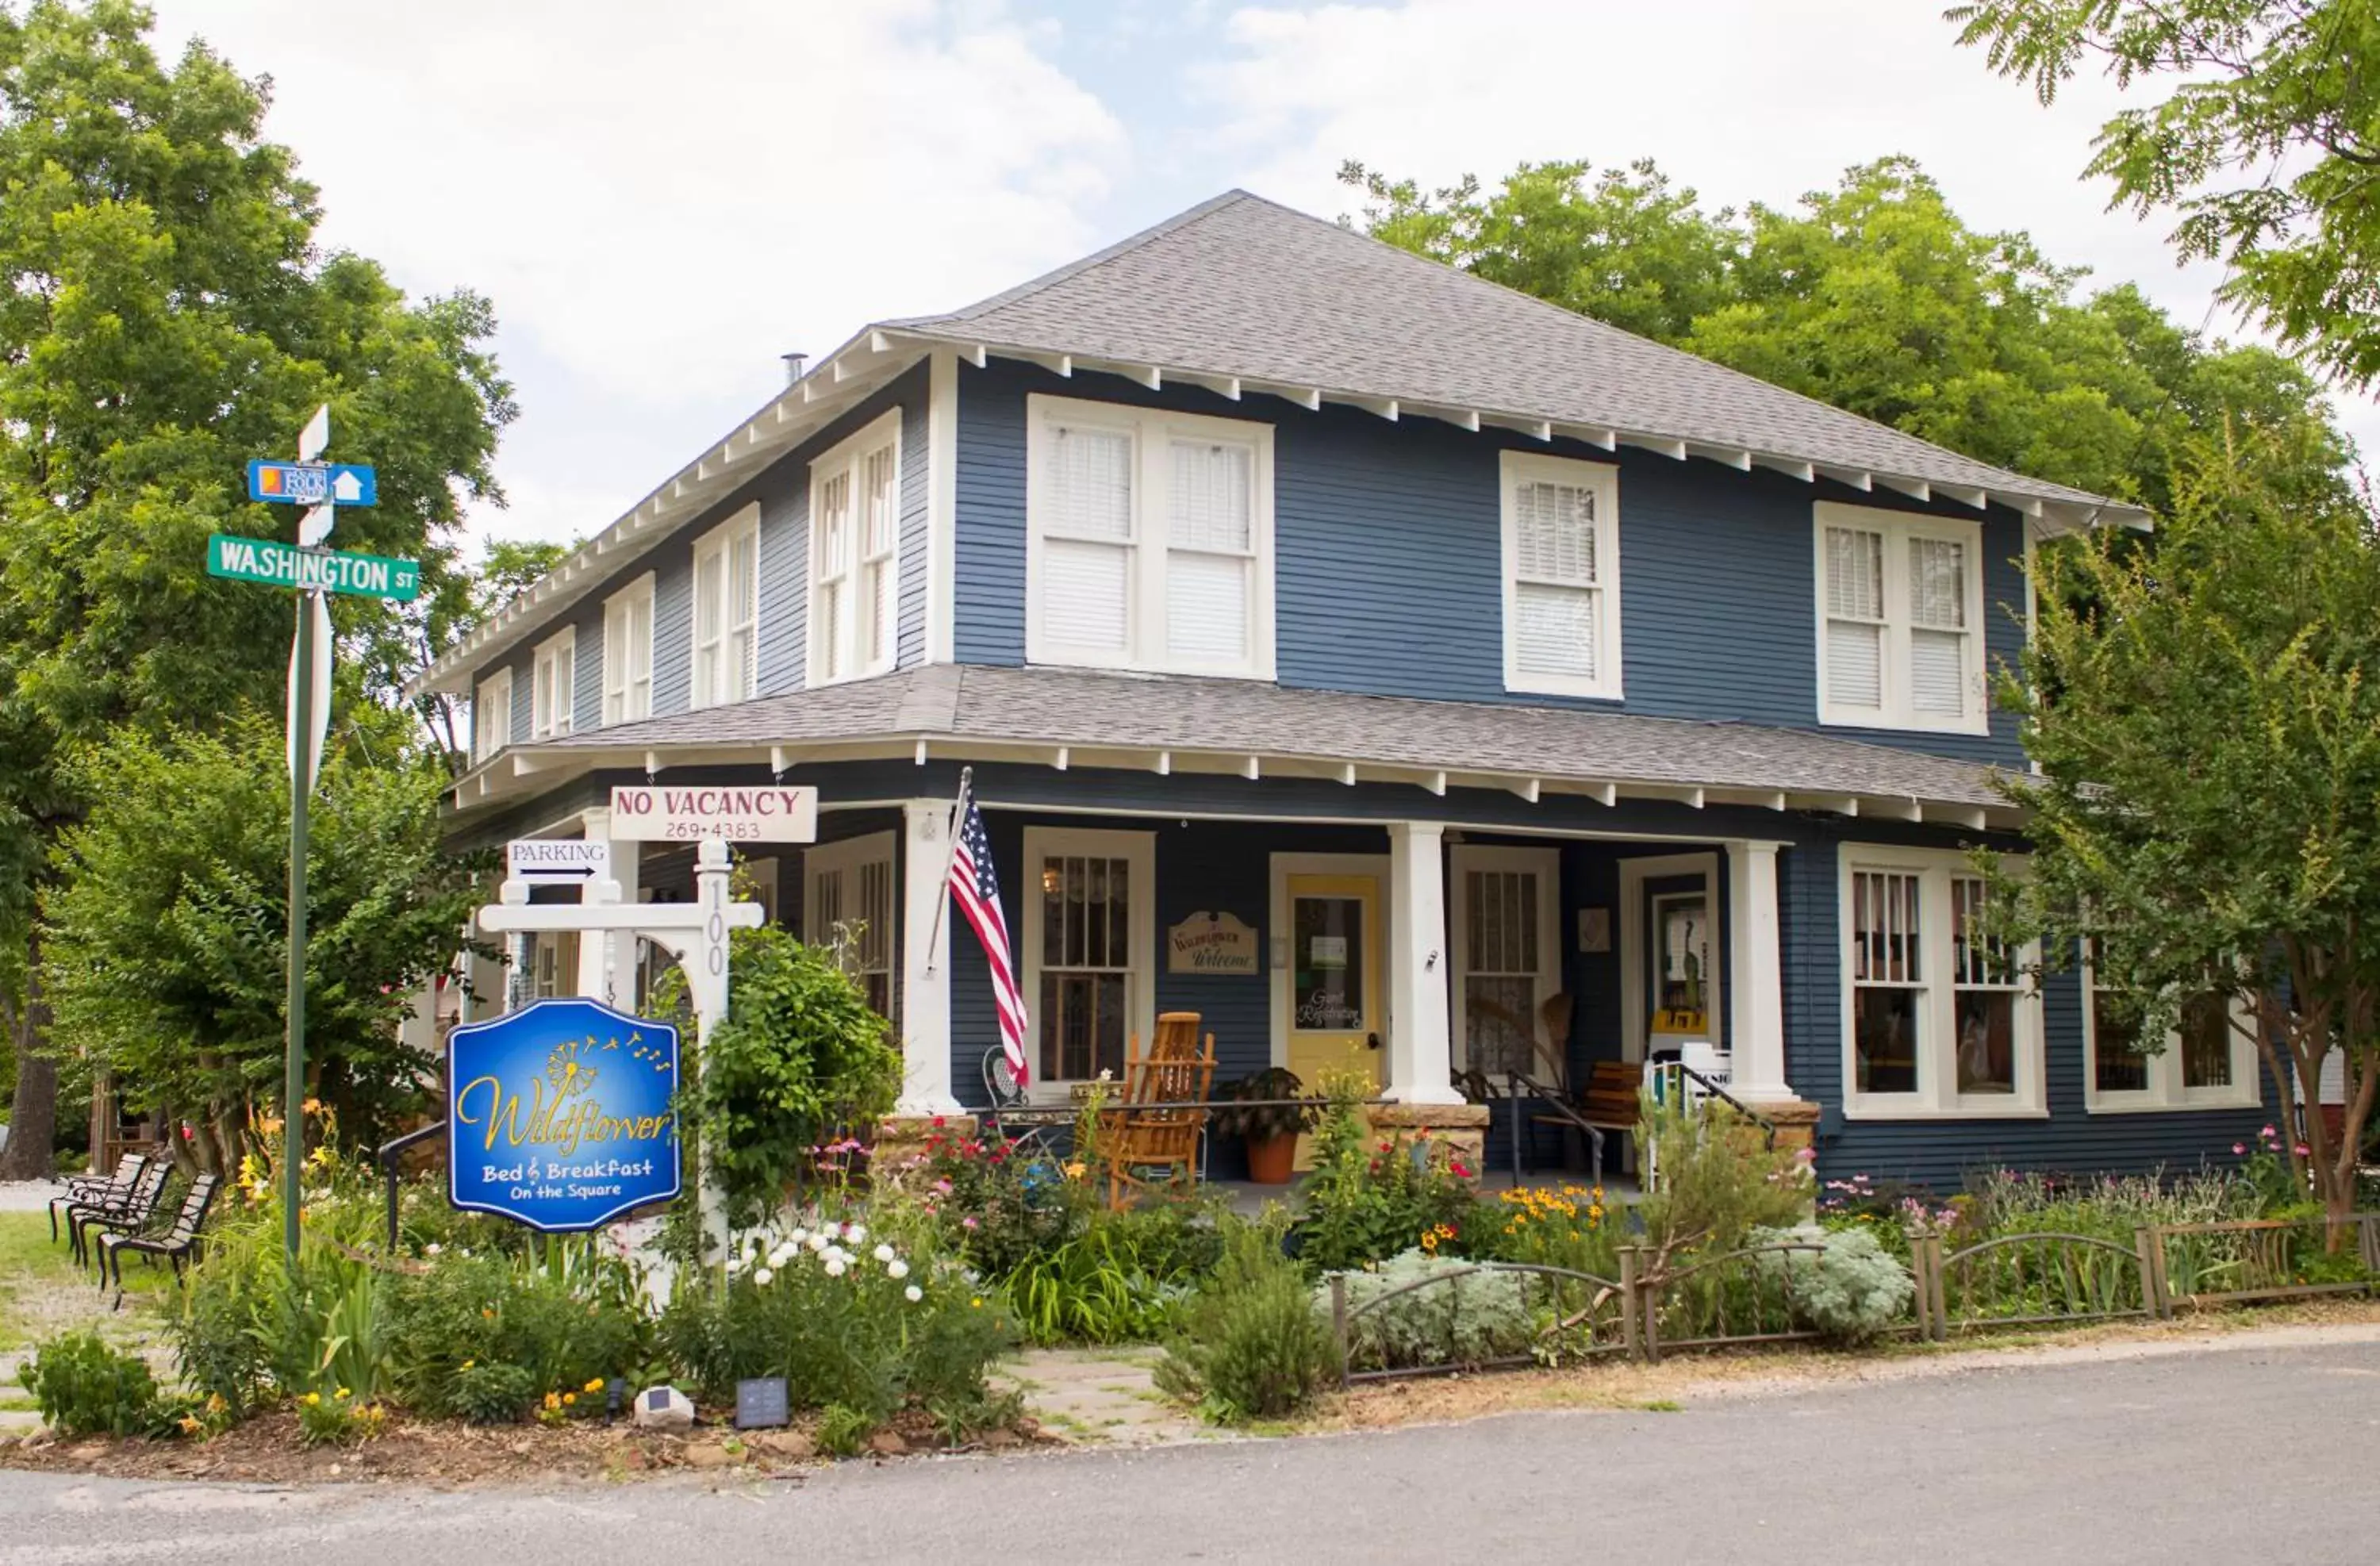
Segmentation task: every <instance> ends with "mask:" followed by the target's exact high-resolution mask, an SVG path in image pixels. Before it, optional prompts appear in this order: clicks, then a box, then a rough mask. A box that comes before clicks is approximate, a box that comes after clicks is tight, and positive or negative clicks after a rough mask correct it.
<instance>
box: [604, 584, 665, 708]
mask: <svg viewBox="0 0 2380 1566" xmlns="http://www.w3.org/2000/svg"><path fill="white" fill-rule="evenodd" d="M652 715H653V577H652V573H650V572H647V573H646V574H645V575H644V576H642V577H638V578H637V580H636V581H634V582H632V583H630V584H629V585H628V586H627V587H625V588H623V589H620V590H619V591H618V592H616V593H613V595H612V596H611V597H610V598H609V599H607V600H606V601H604V604H603V725H604V727H606V728H609V727H611V726H612V725H613V723H633V722H637V720H638V719H640V718H650V717H651V716H652Z"/></svg>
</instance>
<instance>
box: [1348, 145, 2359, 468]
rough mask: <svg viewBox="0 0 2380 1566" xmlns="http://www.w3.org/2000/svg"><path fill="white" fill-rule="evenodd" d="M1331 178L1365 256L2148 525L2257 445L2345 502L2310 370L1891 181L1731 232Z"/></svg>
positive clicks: (1580, 198) (1532, 179)
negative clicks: (2193, 454)
mask: <svg viewBox="0 0 2380 1566" xmlns="http://www.w3.org/2000/svg"><path fill="white" fill-rule="evenodd" d="M1341 177H1342V179H1344V180H1346V181H1347V182H1348V183H1350V184H1352V185H1355V186H1357V187H1359V188H1362V189H1363V190H1364V191H1365V193H1366V196H1367V197H1368V198H1370V203H1371V204H1369V205H1367V206H1366V209H1365V213H1364V216H1365V222H1366V225H1367V227H1368V229H1369V231H1370V232H1371V233H1372V234H1373V235H1374V236H1375V237H1378V238H1381V239H1384V240H1387V241H1388V242H1390V243H1391V244H1395V245H1399V246H1402V247H1403V248H1404V249H1411V250H1414V251H1415V252H1416V253H1418V254H1422V255H1427V256H1430V257H1432V258H1434V259H1436V260H1439V261H1445V262H1447V263H1448V264H1450V265H1453V266H1458V267H1461V268H1463V269H1464V270H1466V271H1470V272H1473V273H1477V274H1478V275H1480V276H1482V277H1486V278H1488V279H1490V280H1492V281H1495V282H1498V283H1502V284H1505V285H1508V286H1511V287H1514V288H1519V289H1523V290H1524V291H1526V292H1528V293H1531V294H1535V295H1536V296H1537V297H1541V298H1545V299H1547V300H1548V301H1550V302H1552V303H1555V304H1559V305H1561V306H1562V307H1564V308H1565V309H1569V310H1578V311H1580V312H1581V313H1584V314H1586V315H1591V316H1594V317H1595V318H1597V320H1600V321H1604V322H1609V324H1612V325H1615V326H1621V327H1623V328H1625V329H1627V330H1630V331H1634V332H1639V333H1642V334H1645V335H1646V336H1650V337H1653V338H1655V339H1656V340H1658V341H1660V342H1664V343H1667V344H1669V345H1670V346H1674V347H1680V348H1684V349H1686V350H1688V351H1689V352H1692V353H1695V354H1699V355H1701V356H1703V357H1704V358H1710V359H1713V360H1716V361H1717V362H1718V363H1721V364H1725V365H1728V366H1730V367H1731V368H1734V369H1737V370H1744V371H1746V372H1747V373H1750V374H1754V375H1757V376H1760V377H1761V378H1763V379H1764V380H1767V381H1770V382H1775V383H1777V384H1779V385H1781V386H1785V387H1788V388H1790V389H1791V390H1793V391H1797V392H1801V393H1803V395H1808V396H1812V397H1815V398H1818V399H1819V400H1821V401H1824V402H1828V403H1832V404H1833V405H1835V406H1836V407H1842V408H1847V409H1849V410H1851V411H1852V412H1853V413H1857V414H1860V415H1862V416H1864V417H1865V418H1869V419H1876V420H1877V421H1878V422H1880V423H1885V424H1889V425H1892V426H1893V427H1895V428H1897V429H1900V430H1905V431H1909V432H1910V433H1912V434H1914V435H1919V436H1922V437H1924V438H1925V439H1927V440H1930V441H1934V442H1937V443H1939V444H1942V445H1946V446H1949V447H1950V448H1951V449H1953V450H1956V451H1960V452H1963V453H1965V454H1967V455H1971V456H1974V457H1977V458H1979V459H1981V460H1983V461H1986V462H1990V463H1994V464H1997V465H1999V466H2002V467H2012V468H2015V469H2018V470H2020V471H2023V472H2028V473H2033V474H2035V475H2037V476H2039V477H2042V478H2046V479H2054V480H2059V481H2062V482H2065V483H2070V484H2074V485H2077V486H2080V487H2082V488H2084V489H2088V490H2092V491H2095V492H2101V493H2109V494H2116V495H2119V496H2123V497H2125V498H2128V499H2136V500H2140V501H2142V502H2143V503H2145V504H2148V505H2150V506H2151V507H2152V508H2153V509H2154V508H2158V507H2161V506H2162V505H2163V504H2164V503H2165V500H2166V498H2167V485H2168V472H2169V470H2170V467H2171V465H2172V458H2173V454H2174V452H2175V451H2176V450H2177V449H2178V443H2180V442H2181V441H2184V440H2186V439H2189V438H2192V437H2193V436H2205V435H2220V434H2222V433H2223V432H2224V431H2227V430H2228V431H2232V432H2234V433H2240V434H2245V433H2248V432H2250V431H2278V432H2281V433H2282V435H2283V437H2284V439H2285V442H2286V443H2288V444H2289V445H2291V446H2294V447H2295V448H2296V449H2297V450H2298V451H2299V452H2300V453H2301V456H2302V465H2301V467H2298V468H2296V469H2293V470H2291V472H2290V474H2289V477H2290V478H2291V479H2292V481H2293V482H2294V484H2295V486H2296V488H2297V489H2298V490H2300V491H2303V492H2319V493H2320V494H2321V495H2323V496H2324V498H2325V499H2330V498H2336V497H2337V496H2338V494H2339V493H2341V492H2343V491H2342V481H2341V480H2340V478H2339V476H2338V469H2339V468H2340V467H2341V465H2342V464H2343V463H2344V462H2345V460H2346V457H2347V455H2348V454H2347V446H2346V443H2345V442H2344V440H2343V439H2342V438H2341V437H2340V436H2339V434H2338V431H2336V429H2335V428H2334V427H2333V426H2332V424H2331V422H2330V419H2329V415H2328V410H2327V408H2326V407H2325V405H2324V403H2323V401H2322V398H2321V395H2320V388H2319V387H2318V386H2317V385H2316V384H2315V382H2314V381H2313V378H2312V377H2311V376H2310V375H2308V374H2307V373H2306V372H2305V371H2304V370H2301V369H2300V368H2298V367H2297V366H2295V365H2292V364H2290V363H2289V361H2288V360H2287V359H2285V358H2281V357H2280V356H2278V355H2276V354H2273V353H2271V352H2269V351H2267V350H2265V349H2262V348H2253V347H2250V348H2238V347H2231V346H2226V345H2222V344H2219V343H2217V344H2210V343H2208V342H2205V341H2204V340H2203V339H2202V338H2200V337H2199V336H2198V335H2197V334H2193V333H2190V332H2187V331H2185V330H2183V329H2181V328H2180V327H2177V326H2175V325H2174V324H2173V322H2170V321H2169V320H2168V319H2167V318H2166V316H2165V315H2164V314H2163V313H2162V312H2161V311H2159V310H2156V309H2155V307H2154V306H2152V305H2150V304H2149V303H2148V302H2147V301H2146V300H2145V299H2144V298H2143V297H2141V295H2140V293H2139V291H2138V290H2137V289H2135V288H2132V287H2131V286H2130V285H2119V286H2117V287H2113V288H2110V289H2107V290H2106V291H2105V292H2102V293H2099V294H2096V295H2093V296H2089V297H2082V296H2081V294H2080V290H2081V285H2082V281H2083V273H2081V272H2079V271H2077V270H2074V269H2071V268H2064V267H2059V266H2058V265H2056V264H2054V263H2053V262H2051V261H2048V260H2047V259H2046V258H2045V257H2044V256H2043V255H2042V254H2041V253H2040V251H2039V250H2038V249H2036V248H2035V246H2034V244H2033V242H2032V240H2031V239H2029V238H2028V237H2025V236H2024V235H2022V234H1985V233H1979V232H1977V231H1975V230H1973V229H1971V228H1969V227H1968V226H1967V225H1965V224H1964V223H1963V222H1961V220H1960V218H1959V216H1958V214H1957V213H1956V212H1954V211H1952V210H1951V208H1950V206H1949V201H1948V200H1946V199H1945V198H1944V196H1943V194H1942V191H1941V189H1940V188H1939V187H1938V186H1937V185H1936V184H1935V183H1934V181H1933V180H1931V179H1930V178H1928V177H1927V176H1925V172H1924V171H1923V170H1922V169H1920V168H1919V167H1918V166H1917V165H1916V164H1914V163H1913V162H1911V161H1910V160H1909V159H1906V158H1886V159H1882V160H1879V161H1877V162H1876V163H1872V164H1862V165H1860V166H1857V167H1854V168H1852V169H1850V170H1849V171H1847V172H1846V173H1845V174H1844V176H1843V178H1842V180H1841V182H1840V184H1839V185H1838V186H1837V187H1836V188H1833V189H1831V190H1818V191H1813V192H1810V193H1809V194H1807V195H1804V196H1803V198H1802V199H1801V200H1799V201H1798V202H1797V203H1794V204H1793V205H1791V206H1790V207H1772V206H1768V205H1765V204H1761V203H1755V204H1754V205H1752V206H1751V207H1750V208H1748V209H1747V210H1746V211H1745V212H1743V213H1741V214H1738V213H1735V212H1730V211H1728V210H1725V209H1722V210H1720V211H1718V212H1710V213H1706V212H1703V211H1702V210H1701V209H1700V208H1699V207H1697V206H1696V205H1695V201H1694V192H1693V191H1692V190H1690V189H1679V188H1674V187H1672V186H1671V185H1670V182H1669V180H1668V178H1667V177H1666V176H1663V175H1662V174H1661V173H1660V172H1659V171H1658V169H1656V168H1655V167H1654V166H1653V165H1652V164H1647V163H1640V164H1634V165H1632V166H1631V167H1630V168H1629V169H1627V170H1625V171H1611V172H1608V173H1605V174H1603V175H1601V176H1595V175H1593V174H1592V172H1591V171H1590V169H1589V167H1588V165H1586V164H1582V163H1565V164H1524V165H1522V167H1521V169H1520V171H1519V172H1517V173H1516V174H1514V175H1513V176H1511V177H1509V178H1507V179H1506V180H1504V181H1503V182H1502V184H1501V185H1500V186H1499V187H1498V188H1496V189H1495V190H1493V191H1483V189H1482V188H1481V187H1480V185H1479V183H1478V181H1477V180H1475V179H1470V178H1466V179H1464V180H1463V181H1462V182H1461V183H1459V184H1457V185H1454V186H1451V187H1449V188H1445V189H1443V190H1439V191H1438V192H1436V193H1435V194H1433V195H1429V196H1424V195H1423V194H1421V193H1420V191H1419V190H1418V189H1417V188H1416V187H1415V185H1414V184H1413V182H1412V181H1410V180H1406V181H1391V180H1390V179H1387V178H1386V177H1384V176H1380V175H1378V174H1375V173H1373V172H1371V171H1369V170H1367V169H1366V168H1364V167H1363V166H1362V165H1361V164H1349V165H1347V166H1346V167H1345V168H1344V169H1342V171H1341ZM2282 476H2283V475H2282V472H2281V470H2280V469H2278V468H2276V469H2275V471H2274V474H2273V477H2274V478H2275V479H2276V480H2279V479H2280V478H2281V477H2282Z"/></svg>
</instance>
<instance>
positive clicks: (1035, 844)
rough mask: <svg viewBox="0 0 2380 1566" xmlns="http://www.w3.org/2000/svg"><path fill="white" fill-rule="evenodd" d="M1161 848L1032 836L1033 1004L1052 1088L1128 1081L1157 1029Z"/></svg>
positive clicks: (1150, 841)
mask: <svg viewBox="0 0 2380 1566" xmlns="http://www.w3.org/2000/svg"><path fill="white" fill-rule="evenodd" d="M1155 844H1156V839H1155V837H1154V836H1153V835H1152V834H1150V833H1148V832H1092V831H1079V832H1078V831H1074V830H1071V829H1058V828H1042V827H1027V828H1026V832H1025V887H1024V895H1025V930H1024V937H1025V939H1024V942H1023V944H1024V950H1025V1004H1026V1011H1027V1012H1028V1014H1030V1016H1031V1018H1032V1026H1033V1031H1034V1034H1035V1038H1034V1041H1033V1042H1032V1044H1031V1045H1030V1046H1028V1047H1029V1048H1031V1049H1032V1050H1033V1052H1034V1057H1035V1063H1036V1066H1037V1067H1038V1080H1039V1081H1040V1082H1042V1083H1044V1084H1049V1083H1067V1082H1083V1081H1087V1080H1089V1079H1091V1078H1093V1077H1096V1076H1098V1075H1099V1074H1100V1073H1101V1072H1107V1073H1110V1074H1112V1075H1114V1076H1116V1077H1119V1078H1120V1077H1122V1076H1123V1070H1124V1059H1125V1054H1126V1045H1127V1043H1128V1041H1129V1040H1130V1039H1132V1038H1140V1039H1141V1040H1143V1041H1144V1042H1146V1041H1147V1038H1149V1035H1150V1030H1151V1029H1152V1028H1153V1027H1154V1026H1156V1010H1157V1008H1156V1003H1155V1002H1156V961H1155V952H1156V945H1157V915H1156V904H1155V901H1154V900H1155V897H1156V892H1157V886H1156V880H1157V877H1156V868H1157V859H1156V848H1155Z"/></svg>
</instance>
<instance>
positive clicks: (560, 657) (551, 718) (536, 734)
mask: <svg viewBox="0 0 2380 1566" xmlns="http://www.w3.org/2000/svg"><path fill="white" fill-rule="evenodd" d="M577 699H578V631H577V627H575V626H571V627H565V629H564V631H563V632H562V634H561V635H560V636H557V637H551V638H549V639H548V640H546V641H544V642H542V643H540V645H539V647H538V649H537V662H536V663H535V665H534V666H533V667H532V670H531V674H530V679H529V720H528V737H529V738H531V739H560V738H561V737H562V736H563V735H565V734H568V733H569V732H570V725H571V709H572V707H573V706H574V705H575V704H576V703H577Z"/></svg>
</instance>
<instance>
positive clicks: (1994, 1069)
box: [1840, 843, 2048, 1119]
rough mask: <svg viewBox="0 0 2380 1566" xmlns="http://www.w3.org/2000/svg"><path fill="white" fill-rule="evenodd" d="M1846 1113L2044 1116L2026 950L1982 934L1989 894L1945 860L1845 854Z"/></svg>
mask: <svg viewBox="0 0 2380 1566" xmlns="http://www.w3.org/2000/svg"><path fill="white" fill-rule="evenodd" d="M1840 898H1841V910H1842V958H1843V965H1842V976H1843V977H1842V986H1843V996H1842V1005H1843V1082H1844V1084H1845V1091H1844V1094H1843V1112H1844V1114H1846V1115H1847V1116H1850V1117H1851V1118H1853V1119H1860V1118H1868V1119H1894V1118H1901V1117H1923V1116H1940V1117H1965V1118H1971V1119H1972V1118H1980V1119H1991V1118H1998V1117H2003V1116H2006V1117H2027V1116H2031V1117H2037V1116H2040V1115H2043V1114H2046V1113H2047V1112H2048V1111H2047V1098H2046V1089H2045V1072H2044V1064H2043V1033H2042V1012H2041V998H2040V995H2039V994H2038V993H2037V992H2036V991H2035V990H2034V989H2033V987H2032V986H2030V985H2029V984H2028V983H2027V981H2026V978H2025V975H2026V973H2027V972H2028V971H2029V969H2030V967H2031V965H2032V948H2030V947H2027V948H2023V949H2022V950H2016V949H2011V948H2010V947H2009V946H2008V945H2006V944H2005V943H2003V942H2001V941H1996V940H1994V939H1992V937H1991V936H1990V935H1989V934H1988V933H1987V932H1986V931H1985V928H1984V921H1983V914H1984V907H1985V881H1984V880H1983V878H1982V877H1980V876H1978V875H1977V874H1976V873H1975V868H1974V866H1973V862H1971V861H1970V860H1969V859H1968V858H1967V856H1965V855H1963V854H1961V853H1959V852H1957V851H1955V850H1950V849H1924V848H1891V847H1886V846H1884V845H1882V844H1866V843H1854V844H1844V845H1843V848H1842V868H1841V885H1840Z"/></svg>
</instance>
